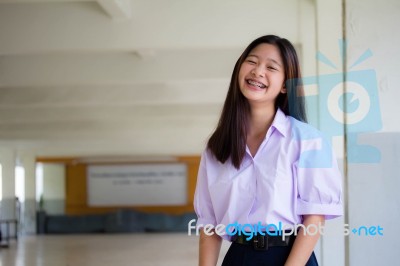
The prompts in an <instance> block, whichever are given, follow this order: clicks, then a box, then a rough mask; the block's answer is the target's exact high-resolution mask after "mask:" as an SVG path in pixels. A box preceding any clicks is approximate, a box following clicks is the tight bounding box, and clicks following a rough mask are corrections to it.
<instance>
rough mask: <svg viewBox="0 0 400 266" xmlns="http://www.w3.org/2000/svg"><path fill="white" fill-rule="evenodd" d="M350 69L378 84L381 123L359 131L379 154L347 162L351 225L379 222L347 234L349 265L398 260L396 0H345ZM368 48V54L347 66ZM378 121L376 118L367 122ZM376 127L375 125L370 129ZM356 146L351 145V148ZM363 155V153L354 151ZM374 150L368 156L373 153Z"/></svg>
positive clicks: (399, 10)
mask: <svg viewBox="0 0 400 266" xmlns="http://www.w3.org/2000/svg"><path fill="white" fill-rule="evenodd" d="M346 8H347V14H346V19H347V23H346V31H347V36H348V63H347V66H348V68H349V71H362V70H368V69H369V70H373V71H375V72H376V82H369V83H368V84H367V85H368V86H370V87H371V88H372V89H373V88H374V87H375V88H377V90H378V97H379V104H375V105H373V106H371V108H374V109H375V110H376V109H377V108H379V109H380V113H381V119H382V127H381V129H379V132H369V133H367V134H360V135H359V136H358V141H359V143H362V144H369V145H372V146H373V147H375V148H376V149H377V151H378V152H379V153H380V160H378V161H376V162H372V163H362V164H355V163H350V164H349V176H348V185H349V223H350V225H351V226H352V227H358V226H361V225H365V226H378V225H380V226H381V227H382V228H383V236H356V235H351V236H350V256H349V265H363V266H364V265H365V266H369V265H371V266H372V265H399V257H398V251H399V250H400V244H399V241H398V235H399V233H400V229H399V226H398V221H399V220H400V194H399V193H398V189H399V188H400V178H399V174H398V173H399V172H400V156H399V154H400V123H399V122H398V121H399V118H398V114H399V99H400V90H399V88H398V86H399V84H400V77H399V72H400V48H399V47H400V36H399V35H398V34H397V31H398V26H399V25H400V16H399V14H400V2H399V1H397V0H385V1H374V0H364V1H357V0H346ZM367 49H370V50H371V52H372V57H370V58H369V59H367V60H366V61H364V62H362V63H360V64H359V65H358V66H355V67H354V68H351V69H350V66H351V65H352V64H353V62H354V61H356V60H357V58H358V57H360V56H361V55H362V54H363V53H364V52H365V51H366V50H367ZM376 123H379V118H375V119H373V120H371V121H370V125H374V124H376ZM373 131H375V130H373ZM356 149H357V146H354V147H350V150H349V151H350V152H351V151H352V150H353V151H354V150H356ZM359 155H360V158H362V156H361V155H362V154H359ZM373 155H374V153H372V154H370V155H369V156H368V157H367V158H373Z"/></svg>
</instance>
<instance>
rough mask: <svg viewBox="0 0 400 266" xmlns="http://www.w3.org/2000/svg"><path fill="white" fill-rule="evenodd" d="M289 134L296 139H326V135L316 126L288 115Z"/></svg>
mask: <svg viewBox="0 0 400 266" xmlns="http://www.w3.org/2000/svg"><path fill="white" fill-rule="evenodd" d="M287 121H288V122H287V123H288V129H289V132H288V133H289V134H290V136H292V137H293V138H295V139H296V140H311V139H323V140H325V139H326V136H325V135H324V134H323V133H322V132H321V131H320V130H318V129H317V128H315V127H314V126H312V125H310V124H308V123H305V122H302V121H299V120H297V119H295V118H293V117H291V116H288V120H287Z"/></svg>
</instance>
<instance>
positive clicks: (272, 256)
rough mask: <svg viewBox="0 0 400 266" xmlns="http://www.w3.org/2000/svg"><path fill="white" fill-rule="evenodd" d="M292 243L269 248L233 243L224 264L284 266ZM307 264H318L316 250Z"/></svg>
mask: <svg viewBox="0 0 400 266" xmlns="http://www.w3.org/2000/svg"><path fill="white" fill-rule="evenodd" d="M291 248H292V247H291V245H290V246H286V247H270V248H268V250H262V251H260V250H254V249H253V247H252V246H250V245H243V244H238V243H232V244H231V246H230V247H229V250H228V252H227V253H226V255H225V258H224V261H223V262H222V266H283V265H284V264H285V261H286V259H287V258H288V256H289V253H290V250H291ZM306 266H318V262H317V259H316V257H315V254H314V252H313V253H312V254H311V257H310V259H309V260H308V262H307V264H306Z"/></svg>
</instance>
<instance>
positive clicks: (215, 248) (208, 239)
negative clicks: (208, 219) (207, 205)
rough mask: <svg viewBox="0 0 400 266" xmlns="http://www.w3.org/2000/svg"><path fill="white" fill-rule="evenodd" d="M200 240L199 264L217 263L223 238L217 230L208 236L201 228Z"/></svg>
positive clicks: (213, 264) (210, 264)
mask: <svg viewBox="0 0 400 266" xmlns="http://www.w3.org/2000/svg"><path fill="white" fill-rule="evenodd" d="M199 241H200V242H199V266H215V265H217V261H218V256H219V251H220V249H221V243H222V238H221V237H220V236H219V235H217V234H216V233H215V232H214V234H213V235H211V236H208V235H206V234H205V233H204V231H203V230H201V231H200V240H199Z"/></svg>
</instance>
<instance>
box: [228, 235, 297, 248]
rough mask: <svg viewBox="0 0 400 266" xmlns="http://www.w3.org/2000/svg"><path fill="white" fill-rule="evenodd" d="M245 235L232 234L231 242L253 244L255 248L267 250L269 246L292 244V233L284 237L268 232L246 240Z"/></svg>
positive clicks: (293, 237)
mask: <svg viewBox="0 0 400 266" xmlns="http://www.w3.org/2000/svg"><path fill="white" fill-rule="evenodd" d="M247 238H248V236H246V235H235V236H233V242H234V243H238V244H243V245H250V246H253V248H254V249H255V250H267V249H268V248H270V247H287V246H291V245H293V242H294V239H295V238H296V236H294V235H286V236H285V237H284V239H282V236H271V235H268V234H265V235H264V236H263V235H255V236H253V237H252V238H251V239H249V240H247Z"/></svg>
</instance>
